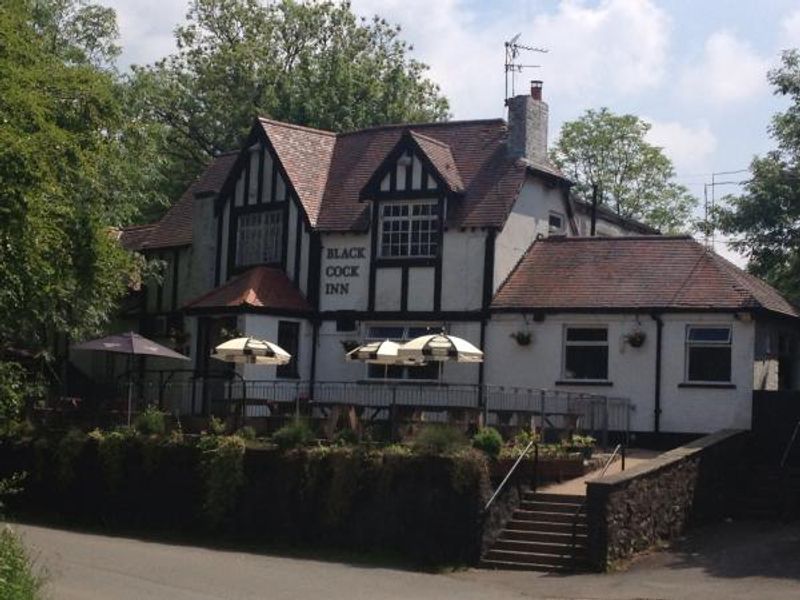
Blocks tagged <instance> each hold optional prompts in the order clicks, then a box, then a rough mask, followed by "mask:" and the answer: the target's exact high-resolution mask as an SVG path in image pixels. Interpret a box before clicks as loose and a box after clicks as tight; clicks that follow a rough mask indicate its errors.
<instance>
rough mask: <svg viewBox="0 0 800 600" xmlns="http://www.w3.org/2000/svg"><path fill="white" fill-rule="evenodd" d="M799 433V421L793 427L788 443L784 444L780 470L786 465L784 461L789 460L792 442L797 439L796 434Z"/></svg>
mask: <svg viewBox="0 0 800 600" xmlns="http://www.w3.org/2000/svg"><path fill="white" fill-rule="evenodd" d="M798 431H800V421H798V422H797V424H796V425H795V426H794V431H793V432H792V437H791V438H789V443H788V444H786V449H785V450H784V451H783V457H781V469H783V467H784V466H785V465H786V460H787V459H788V458H789V452H791V450H792V446H794V442H795V440H796V439H797V433H798Z"/></svg>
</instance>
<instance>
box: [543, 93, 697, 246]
mask: <svg viewBox="0 0 800 600" xmlns="http://www.w3.org/2000/svg"><path fill="white" fill-rule="evenodd" d="M649 130H650V124H649V123H646V122H644V121H643V120H642V119H640V118H639V117H636V116H634V115H616V114H614V113H612V112H611V111H609V110H608V109H607V108H601V109H600V110H599V111H595V110H587V111H586V112H585V113H584V114H583V115H582V116H581V117H580V118H579V119H577V120H576V121H570V122H567V123H564V125H563V126H562V128H561V135H560V137H559V139H558V141H557V142H556V144H555V147H554V148H553V151H552V158H553V161H554V162H555V163H556V164H557V165H558V166H559V168H561V169H562V170H563V171H564V172H565V173H566V175H567V176H568V177H570V178H571V179H572V180H573V181H574V182H575V188H576V192H577V193H578V194H579V195H582V196H583V197H584V198H589V197H591V195H592V190H593V188H594V186H597V189H598V191H599V194H600V198H599V200H600V202H602V203H603V204H606V205H607V206H608V207H609V208H611V209H613V210H614V211H615V212H616V213H617V214H619V215H620V216H623V217H628V218H633V219H638V220H641V221H644V222H645V223H647V224H649V225H652V226H653V227H656V228H659V229H662V230H664V231H675V230H680V229H684V230H685V229H688V224H689V221H690V217H691V213H692V209H693V208H694V206H695V205H696V203H697V200H696V199H695V198H694V197H693V196H692V195H691V194H689V192H688V190H687V189H686V188H685V187H684V186H681V185H679V184H677V183H675V181H673V178H674V176H675V169H674V168H673V166H672V162H671V161H670V160H669V158H667V157H666V156H665V155H664V152H663V151H662V149H661V148H659V147H657V146H653V145H652V144H650V143H648V142H647V141H646V140H645V137H646V135H647V132H648V131H649Z"/></svg>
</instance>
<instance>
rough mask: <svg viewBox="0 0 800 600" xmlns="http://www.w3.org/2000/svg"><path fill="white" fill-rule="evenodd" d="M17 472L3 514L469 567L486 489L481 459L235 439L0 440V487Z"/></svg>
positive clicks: (470, 453)
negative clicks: (18, 482) (283, 447)
mask: <svg viewBox="0 0 800 600" xmlns="http://www.w3.org/2000/svg"><path fill="white" fill-rule="evenodd" d="M20 471H26V472H27V473H28V474H29V476H28V479H27V481H26V489H25V491H24V492H23V493H22V494H20V495H18V496H16V497H15V498H13V504H10V508H11V509H16V510H18V511H23V512H25V513H28V514H33V515H58V516H60V517H61V518H62V519H63V520H65V521H67V522H69V523H73V524H86V525H101V526H113V527H120V528H137V529H142V530H152V531H170V532H183V533H191V534H198V535H213V536H214V537H215V538H216V537H218V536H219V535H224V536H226V537H229V538H233V539H241V540H247V541H255V542H259V543H261V542H263V543H266V544H270V543H281V544H284V543H288V544H292V545H294V544H301V545H303V544H304V545H320V546H325V547H327V548H341V549H346V550H349V551H358V552H372V551H380V552H381V553H384V554H393V555H398V556H403V557H405V558H407V559H410V560H411V561H413V562H415V563H417V564H421V565H436V564H470V563H474V562H475V561H477V559H478V558H479V554H480V543H481V534H482V507H483V503H484V502H485V500H486V498H487V495H488V491H489V477H488V469H487V463H486V459H485V457H484V456H483V455H482V454H481V453H479V452H477V451H474V450H471V449H467V450H463V451H460V452H458V453H455V454H452V455H446V456H429V455H419V454H413V453H411V452H409V451H407V450H403V449H397V448H388V449H385V450H365V449H360V448H348V447H344V448H321V447H320V448H304V449H297V450H291V451H288V452H281V451H278V450H277V449H274V448H266V447H254V446H252V445H251V446H245V442H244V441H243V440H242V439H241V438H238V437H235V436H231V437H217V436H202V437H201V438H199V439H186V440H177V441H176V440H175V439H173V440H169V439H164V438H161V437H158V438H157V437H142V436H125V435H120V434H94V435H90V436H86V435H83V434H78V433H77V432H73V433H70V434H67V435H65V436H63V437H61V438H52V437H51V438H39V439H35V440H24V441H21V440H11V439H3V440H0V477H2V476H4V475H7V474H10V473H14V472H20Z"/></svg>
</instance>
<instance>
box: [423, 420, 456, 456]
mask: <svg viewBox="0 0 800 600" xmlns="http://www.w3.org/2000/svg"><path fill="white" fill-rule="evenodd" d="M467 445H468V441H467V438H466V436H465V435H464V432H462V431H461V430H460V429H458V428H456V427H452V426H450V425H433V424H432V425H425V426H424V427H421V428H420V430H419V431H418V432H417V435H416V436H414V439H413V440H412V442H411V448H412V450H413V451H414V452H416V453H418V454H450V453H453V452H456V451H457V450H460V449H463V448H464V447H465V446H467Z"/></svg>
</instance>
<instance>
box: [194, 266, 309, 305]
mask: <svg viewBox="0 0 800 600" xmlns="http://www.w3.org/2000/svg"><path fill="white" fill-rule="evenodd" d="M240 306H248V307H253V308H267V309H270V308H271V309H275V310H281V311H294V312H305V311H310V310H311V306H310V305H309V303H308V301H307V300H306V299H305V297H304V296H303V294H302V293H301V292H300V290H298V289H297V288H296V287H295V285H294V284H293V283H292V282H291V281H290V280H289V278H288V277H286V274H285V273H284V272H283V271H282V270H281V269H276V268H270V267H253V268H252V269H250V270H248V271H245V272H244V273H242V274H241V275H238V276H237V277H234V278H233V279H231V280H230V281H228V282H227V283H225V284H223V285H221V286H219V287H218V288H215V289H213V290H211V291H210V292H208V293H206V294H203V295H202V296H200V297H199V298H197V299H195V300H192V301H191V302H189V303H188V304H186V306H185V307H184V308H186V309H188V310H190V311H191V310H195V309H204V308H219V309H225V308H236V307H240Z"/></svg>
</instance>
